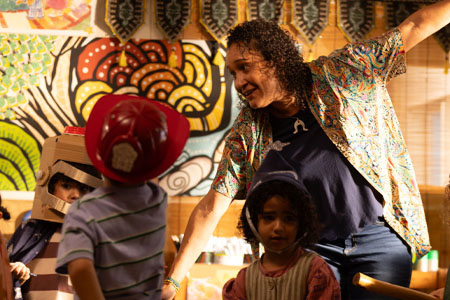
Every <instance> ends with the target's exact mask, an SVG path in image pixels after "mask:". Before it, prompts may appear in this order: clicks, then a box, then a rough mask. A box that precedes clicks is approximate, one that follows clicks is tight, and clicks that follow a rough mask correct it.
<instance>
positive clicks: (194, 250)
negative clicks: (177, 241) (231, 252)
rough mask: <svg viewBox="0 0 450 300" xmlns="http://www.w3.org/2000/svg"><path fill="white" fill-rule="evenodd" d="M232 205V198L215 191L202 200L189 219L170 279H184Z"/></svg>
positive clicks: (179, 280) (211, 191)
mask: <svg viewBox="0 0 450 300" xmlns="http://www.w3.org/2000/svg"><path fill="white" fill-rule="evenodd" d="M230 204H231V199H230V198H228V197H226V196H224V195H222V194H219V193H217V192H216V191H214V190H210V191H209V192H208V194H206V195H205V197H203V198H202V200H201V201H200V202H199V203H198V204H197V206H196V207H195V208H194V210H193V212H192V214H191V216H190V217H189V221H188V224H187V226H186V230H185V232H184V236H183V240H182V242H181V246H180V250H179V251H178V254H177V256H176V258H175V260H174V263H173V265H172V268H171V270H170V272H169V274H168V275H169V277H172V278H173V279H175V280H177V281H178V282H181V281H182V280H183V279H184V277H185V276H186V274H187V272H188V271H189V269H190V268H191V267H192V266H193V264H194V263H195V261H196V260H197V258H198V256H199V255H200V253H201V251H202V250H203V248H204V247H205V245H206V243H207V242H208V240H209V238H210V237H211V235H212V233H213V232H214V229H215V228H216V226H217V223H218V222H219V220H220V218H221V217H222V216H223V215H224V213H225V212H226V211H227V209H228V207H229V206H230Z"/></svg>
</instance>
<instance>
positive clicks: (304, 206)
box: [222, 172, 341, 300]
mask: <svg viewBox="0 0 450 300" xmlns="http://www.w3.org/2000/svg"><path fill="white" fill-rule="evenodd" d="M257 174H258V173H257ZM258 175H261V176H258V177H260V178H261V180H259V181H258V180H257V181H255V182H256V184H255V185H254V186H253V188H252V189H251V190H250V192H249V196H248V198H247V201H246V203H245V205H244V208H243V209H242V213H241V217H240V222H239V225H238V228H239V229H240V230H241V231H242V233H243V235H244V238H245V240H246V241H247V242H249V243H252V244H254V243H258V242H261V243H262V244H263V246H264V249H265V253H264V255H263V256H262V257H261V259H259V260H257V261H255V262H254V263H252V264H251V265H249V266H248V267H246V268H243V269H242V270H240V271H239V273H238V275H237V277H236V278H233V279H231V280H229V281H228V282H227V283H226V284H225V286H224V287H223V291H222V295H223V299H230V300H231V299H233V300H236V299H239V300H244V299H248V300H250V299H258V300H260V299H267V300H269V299H327V300H330V299H341V296H340V289H339V285H338V283H337V281H336V279H335V277H334V274H333V271H332V270H331V269H330V267H329V266H328V264H327V263H326V262H325V261H324V260H323V259H322V258H321V257H320V256H319V255H317V254H316V253H314V252H310V251H307V250H305V248H307V247H310V246H312V245H313V244H314V243H315V242H316V241H317V237H318V224H317V216H316V212H315V208H314V206H313V204H312V201H311V198H310V196H309V195H308V194H307V193H306V192H305V191H304V189H303V188H301V187H300V185H299V183H298V179H296V178H295V176H296V174H294V172H292V173H290V172H269V173H265V174H258Z"/></svg>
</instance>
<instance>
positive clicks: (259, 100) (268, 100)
mask: <svg viewBox="0 0 450 300" xmlns="http://www.w3.org/2000/svg"><path fill="white" fill-rule="evenodd" d="M226 63H227V67H228V70H229V71H230V73H231V75H232V76H233V78H234V86H235V88H236V90H237V91H238V93H240V94H241V95H242V96H243V97H244V98H245V99H246V101H247V102H248V104H249V105H250V107H251V108H253V109H257V108H263V107H267V106H269V105H270V104H272V103H274V104H275V103H277V104H284V96H283V92H282V89H281V86H280V84H279V81H278V79H277V78H276V76H275V70H274V69H273V68H271V67H269V65H268V63H267V61H265V60H264V58H263V56H262V55H261V54H260V53H259V52H258V51H255V50H250V49H248V48H247V47H245V46H242V45H240V44H232V45H231V46H230V47H229V48H228V49H227V57H226ZM278 102H279V103H278Z"/></svg>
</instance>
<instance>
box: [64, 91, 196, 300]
mask: <svg viewBox="0 0 450 300" xmlns="http://www.w3.org/2000/svg"><path fill="white" fill-rule="evenodd" d="M188 137H189V123H188V121H187V119H186V118H185V117H183V116H182V115H181V114H179V113H178V112H176V111H175V110H173V109H171V108H170V107H168V106H166V105H164V104H162V103H159V102H156V101H153V100H149V99H147V98H143V97H136V96H130V95H106V96H103V97H102V98H100V99H99V100H98V102H97V103H96V104H95V106H94V107H93V109H92V112H91V115H90V117H89V119H88V121H87V124H86V134H85V138H86V148H87V152H88V155H89V158H90V159H91V161H92V164H93V165H94V166H95V167H96V168H97V169H98V170H99V171H100V172H101V173H102V175H103V176H104V186H103V187H100V188H97V189H95V190H94V191H93V192H91V193H89V194H87V195H86V196H84V197H83V198H81V199H79V200H77V201H76V202H75V203H74V204H73V205H72V206H71V207H70V209H69V212H68V213H67V215H66V217H65V220H64V225H63V237H62V241H61V243H60V246H59V249H58V261H57V266H56V271H57V272H60V273H68V274H69V275H70V278H71V280H72V285H73V287H74V290H75V299H105V298H115V299H144V298H145V299H161V286H162V283H163V277H164V256H163V247H164V238H165V227H166V213H165V211H166V206H167V194H166V192H165V191H164V190H163V189H162V188H161V187H160V186H159V185H158V184H156V183H154V182H152V181H150V179H152V178H157V177H158V176H159V175H161V174H162V173H163V172H164V171H166V170H167V169H168V168H169V167H170V166H171V165H172V164H173V163H174V162H175V160H176V159H177V158H178V156H179V155H180V154H181V152H182V151H183V148H184V146H185V144H186V141H187V139H188Z"/></svg>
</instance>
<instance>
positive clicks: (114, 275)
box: [56, 183, 167, 299]
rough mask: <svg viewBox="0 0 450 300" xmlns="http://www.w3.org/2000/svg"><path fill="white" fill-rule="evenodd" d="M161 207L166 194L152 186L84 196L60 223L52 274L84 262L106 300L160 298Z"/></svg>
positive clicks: (106, 189)
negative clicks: (80, 260)
mask: <svg viewBox="0 0 450 300" xmlns="http://www.w3.org/2000/svg"><path fill="white" fill-rule="evenodd" d="M166 206H167V194H166V193H165V192H164V191H163V190H162V189H161V188H160V187H159V186H158V185H156V184H154V183H148V184H143V185H140V186H137V187H126V188H124V187H116V186H114V187H101V188H98V189H96V190H94V191H93V192H92V193H89V194H88V195H85V196H84V197H83V198H81V199H79V200H77V201H76V202H75V203H74V204H72V205H71V207H70V209H69V212H68V214H67V215H66V217H65V219H64V225H63V231H62V232H63V237H62V240H61V243H60V246H59V250H58V261H57V266H56V271H57V272H60V273H67V264H68V263H69V262H71V261H73V260H75V259H78V258H87V259H90V260H92V261H93V263H94V266H95V269H96V272H97V277H98V279H99V282H100V286H101V288H102V291H103V294H104V296H105V297H106V298H115V299H161V286H162V281H163V275H164V256H163V248H164V238H165V227H166V222H165V220H166ZM75 299H78V297H77V296H76V295H75Z"/></svg>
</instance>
